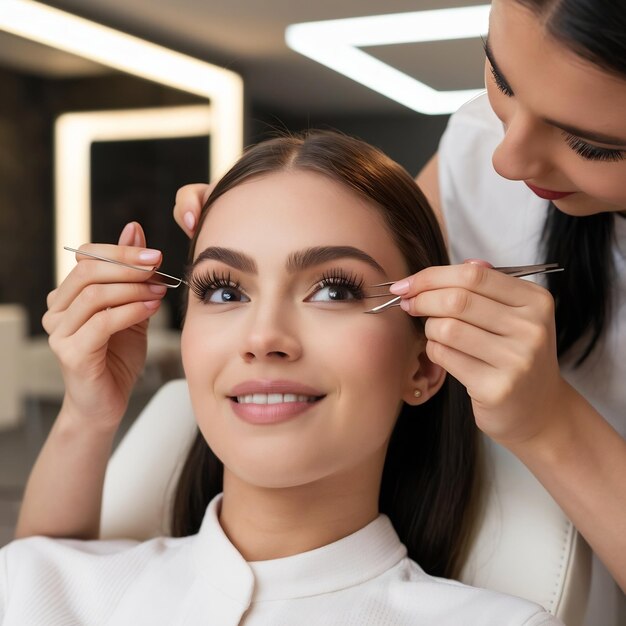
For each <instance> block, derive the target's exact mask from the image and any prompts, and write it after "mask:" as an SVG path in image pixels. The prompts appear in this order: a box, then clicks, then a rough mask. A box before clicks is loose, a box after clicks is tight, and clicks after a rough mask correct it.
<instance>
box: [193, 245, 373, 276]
mask: <svg viewBox="0 0 626 626" xmlns="http://www.w3.org/2000/svg"><path fill="white" fill-rule="evenodd" d="M337 259H356V260H357V261H363V262H365V263H367V264H368V265H370V266H371V267H373V268H374V269H375V270H377V271H379V272H381V273H383V274H384V273H385V270H384V269H383V268H382V266H381V265H380V264H379V263H378V262H377V261H376V260H375V259H374V258H372V257H371V256H370V255H369V254H367V252H363V250H360V249H359V248H355V247H353V246H316V247H313V248H306V249H305V250H299V251H298V252H292V253H291V254H290V255H289V257H288V259H287V270H288V271H289V272H292V273H293V272H298V271H302V270H305V269H308V268H309V267H313V266H315V265H321V264H322V263H327V262H328V261H335V260H337ZM208 260H213V261H220V262H221V263H224V264H226V265H230V266H231V267H232V268H234V269H236V270H239V271H241V272H246V273H248V274H256V273H257V272H258V270H257V264H256V262H255V261H254V259H253V258H252V257H250V256H248V255H247V254H244V253H243V252H239V251H237V250H231V249H230V248H220V247H217V246H210V247H208V248H206V249H204V250H203V251H202V252H201V253H200V254H199V255H198V256H197V257H196V260H195V261H194V262H193V264H192V265H191V270H193V269H194V268H195V267H196V266H197V265H198V264H199V263H201V262H202V261H208Z"/></svg>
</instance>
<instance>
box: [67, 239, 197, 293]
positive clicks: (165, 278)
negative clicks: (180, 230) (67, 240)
mask: <svg viewBox="0 0 626 626" xmlns="http://www.w3.org/2000/svg"><path fill="white" fill-rule="evenodd" d="M63 249H64V250H68V251H69V252H75V253H76V254H82V255H83V256H88V257H91V258H92V259H98V261H106V262H107V263H114V264H115V265H121V266H122V267H128V268H130V269H131V270H139V271H140V272H154V276H153V278H151V279H150V280H148V281H146V282H147V283H149V284H151V285H163V286H164V287H167V288H168V289H176V287H180V285H181V284H182V285H187V287H189V284H188V283H187V282H186V281H184V280H183V279H182V278H176V276H171V275H170V274H165V273H164V272H157V271H156V270H155V269H154V268H146V267H138V266H137V265H130V264H129V263H122V262H121V261H116V260H115V259H109V258H108V257H106V256H99V255H97V254H92V253H91V252H85V251H84V250H76V249H75V248H70V247H69V246H63Z"/></svg>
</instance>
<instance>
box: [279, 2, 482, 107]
mask: <svg viewBox="0 0 626 626" xmlns="http://www.w3.org/2000/svg"><path fill="white" fill-rule="evenodd" d="M489 8H490V5H488V4H487V5H478V6H471V7H458V8H451V9H437V10H434V11H415V12H411V13H394V14H390V15H372V16H367V17H354V18H348V19H342V20H327V21H323V22H306V23H302V24H292V25H291V26H288V27H287V29H286V31H285V41H286V42H287V45H288V46H289V47H290V48H292V49H293V50H295V51H296V52H299V53H300V54H302V55H304V56H307V57H309V58H311V59H313V60H314V61H317V62H318V63H321V64H322V65H325V66H327V67H329V68H331V69H333V70H335V71H336V72H339V73H340V74H343V75H344V76H347V77H348V78H351V79H352V80H355V81H357V82H358V83H361V84H363V85H365V86H366V87H369V88H370V89H373V90H374V91H377V92H378V93H381V94H383V95H384V96H386V97H388V98H391V99H392V100H395V101H396V102H399V103H401V104H403V105H405V106H407V107H408V108H410V109H413V110H414V111H417V112H419V113H425V114H427V115H440V114H444V113H451V112H453V111H455V110H456V109H458V108H459V106H461V105H462V104H463V103H464V102H467V100H469V99H471V98H473V97H475V96H476V95H478V94H480V93H481V92H482V91H483V90H482V89H462V90H455V91H437V90H436V89H433V88H432V87H429V86H428V85H426V84H424V83H422V82H420V81H419V80H417V79H416V78H413V77H412V76H409V75H408V74H405V73H404V72H401V71H400V70H397V69H395V68H393V67H391V66H390V65H388V64H386V63H384V62H383V61H380V60H379V59H376V58H375V57H373V56H372V55H371V54H368V53H367V52H364V51H363V50H360V49H359V48H362V47H366V46H383V45H394V44H404V43H416V42H425V41H445V40H451V39H468V38H472V37H480V36H482V35H485V34H486V33H487V29H488V21H489Z"/></svg>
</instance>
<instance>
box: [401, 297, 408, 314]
mask: <svg viewBox="0 0 626 626" xmlns="http://www.w3.org/2000/svg"><path fill="white" fill-rule="evenodd" d="M400 308H401V309H402V310H403V311H406V312H407V313H408V312H409V301H408V300H400Z"/></svg>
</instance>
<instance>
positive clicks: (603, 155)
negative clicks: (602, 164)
mask: <svg viewBox="0 0 626 626" xmlns="http://www.w3.org/2000/svg"><path fill="white" fill-rule="evenodd" d="M562 135H563V137H564V138H565V141H566V143H567V145H568V146H569V147H570V148H571V149H572V150H574V152H576V154H579V155H580V156H581V157H582V158H583V159H587V160H588V161H621V160H622V159H624V158H626V156H625V155H624V152H623V151H621V150H611V149H610V148H598V147H597V146H592V145H591V144H588V143H587V142H586V141H583V140H582V139H580V137H576V136H575V135H570V134H569V133H567V132H565V131H563V132H562Z"/></svg>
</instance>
